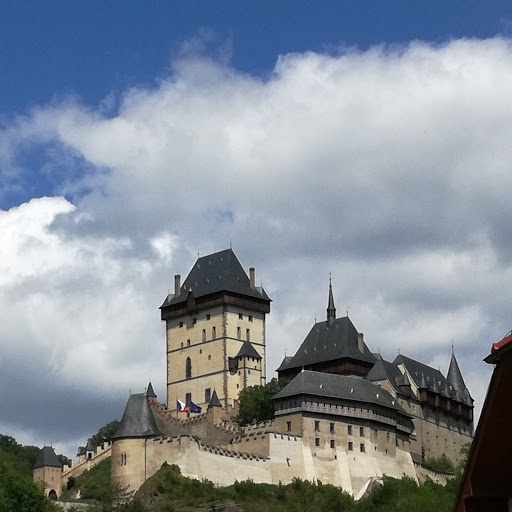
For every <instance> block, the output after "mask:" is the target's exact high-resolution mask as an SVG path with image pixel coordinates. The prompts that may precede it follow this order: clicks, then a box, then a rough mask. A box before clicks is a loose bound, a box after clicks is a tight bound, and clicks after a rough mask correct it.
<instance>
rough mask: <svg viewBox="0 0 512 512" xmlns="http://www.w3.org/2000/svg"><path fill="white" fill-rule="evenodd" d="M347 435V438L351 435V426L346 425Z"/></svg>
mask: <svg viewBox="0 0 512 512" xmlns="http://www.w3.org/2000/svg"><path fill="white" fill-rule="evenodd" d="M347 434H348V435H349V436H351V435H352V425H347Z"/></svg>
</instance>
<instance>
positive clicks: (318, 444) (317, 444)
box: [315, 437, 320, 446]
mask: <svg viewBox="0 0 512 512" xmlns="http://www.w3.org/2000/svg"><path fill="white" fill-rule="evenodd" d="M315 446H320V438H319V437H315Z"/></svg>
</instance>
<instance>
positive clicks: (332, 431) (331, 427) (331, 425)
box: [329, 423, 334, 434]
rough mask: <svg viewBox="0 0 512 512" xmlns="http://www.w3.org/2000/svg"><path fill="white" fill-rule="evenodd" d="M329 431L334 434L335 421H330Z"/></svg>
mask: <svg viewBox="0 0 512 512" xmlns="http://www.w3.org/2000/svg"><path fill="white" fill-rule="evenodd" d="M329 432H330V433H331V434H334V423H329Z"/></svg>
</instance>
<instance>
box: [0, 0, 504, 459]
mask: <svg viewBox="0 0 512 512" xmlns="http://www.w3.org/2000/svg"><path fill="white" fill-rule="evenodd" d="M0 48H2V51H1V52H0V76H1V77H2V79H1V80H0V269H1V270H0V345H1V352H0V381H1V386H0V403H1V404H2V408H1V410H2V414H1V416H0V432H1V433H4V434H8V435H12V436H14V437H16V439H17V440H18V441H19V442H22V443H24V444H36V445H39V446H42V445H43V444H45V443H46V444H50V443H52V444H53V446H55V447H56V449H57V451H58V452H63V453H65V454H67V455H68V456H74V455H75V453H76V448H77V446H78V445H79V444H84V443H85V441H86V440H87V438H88V437H89V436H90V435H92V434H94V433H95V432H96V431H97V430H98V428H99V427H101V426H102V425H104V424H105V423H107V422H109V421H111V420H113V419H119V418H120V417H121V415H122V412H123V409H124V406H125V404H126V400H127V397H128V396H129V393H130V392H141V391H143V390H144V388H145V386H146V385H147V383H148V381H150V380H151V381H152V383H153V385H154V388H155V391H156V393H157V395H159V398H160V399H161V400H165V398H164V397H165V329H164V325H163V324H162V323H161V322H160V316H159V310H158V308H159V306H160V305H161V303H162V302H163V300H164V298H165V296H166V295H167V293H168V292H169V291H170V290H172V286H173V276H174V274H176V273H180V274H181V275H182V276H186V274H187V273H188V272H189V270H190V268H191V267H192V265H193V264H194V262H195V260H196V258H197V256H198V254H199V255H203V256H204V255H206V254H209V253H211V252H214V251H216V250H221V249H225V248H227V247H229V246H230V245H232V247H233V249H234V251H235V253H236V254H237V256H238V258H239V259H240V261H241V263H242V265H243V266H244V268H246V269H248V268H249V267H250V266H254V267H256V279H257V281H258V283H261V284H263V286H264V287H265V289H266V291H267V293H268V294H269V295H270V297H271V298H272V299H273V302H272V312H271V314H270V315H269V318H268V324H267V344H268V360H267V371H268V373H269V375H270V376H272V375H274V373H273V370H274V369H275V368H277V367H278V366H279V364H280V362H281V360H282V358H283V357H284V355H285V353H287V354H289V355H290V354H293V353H294V352H295V350H296V349H297V348H298V346H299V345H300V343H301V342H302V341H303V339H304V338H305V336H306V335H307V333H308V332H309V330H310V328H311V326H312V325H313V324H314V322H315V319H317V320H323V319H324V318H325V315H326V312H325V308H326V306H327V291H328V282H329V274H331V275H332V281H333V288H334V296H335V302H336V307H337V310H338V316H342V315H345V314H346V313H347V311H348V314H349V316H350V318H351V319H352V321H353V323H354V324H355V326H356V328H357V329H358V330H359V331H360V332H364V334H365V341H366V343H367V344H368V345H369V346H370V348H371V349H372V350H374V351H375V352H377V351H380V352H381V354H382V356H383V357H385V358H387V359H388V360H392V359H393V358H394V357H395V356H396V355H397V354H398V353H399V352H400V353H401V354H404V355H408V356H410V357H413V358H417V359H420V360H421V361H423V362H425V363H427V364H430V365H432V366H433V367H435V368H439V369H440V370H441V371H442V372H443V373H445V374H446V371H447V369H448V364H449V360H450V355H451V351H452V345H453V347H454V350H455V354H456V356H457V358H458V361H459V365H460V367H461V369H462V372H463V375H464V377H465V380H466V383H467V385H468V387H469V389H470V392H471V394H472V395H473V397H474V398H475V408H476V412H477V414H478V412H479V411H480V408H481V406H482V402H483V399H484V397H485V392H486V386H487V383H488V379H489V376H490V372H491V370H492V368H491V367H489V365H486V364H485V363H483V362H482V359H483V358H484V357H485V356H486V355H487V354H488V352H489V349H490V345H491V343H492V342H494V341H497V340H499V339H501V338H502V337H503V336H504V335H505V334H506V333H507V332H508V331H510V329H511V328H512V325H511V321H510V314H509V313H510V304H511V303H512V252H511V249H512V236H511V235H512V233H511V231H512V228H511V226H512V213H511V209H510V207H509V197H510V192H511V191H512V175H511V173H510V169H511V168H512V165H511V164H512V154H511V153H510V150H509V149H510V140H511V139H512V115H511V114H512V102H511V92H510V91H512V6H511V5H510V3H509V2H492V1H489V2H476V1H468V0H466V1H464V2H462V1H451V2H444V1H432V2H428V3H423V2H410V1H396V2H378V1H375V2H370V1H366V2H365V1H361V2H351V3H349V2H338V1H325V2H309V1H301V0H297V1H294V2H274V1H260V2H257V3H256V2H249V1H244V0H240V1H238V2H236V3H229V2H216V3H214V2H209V1H197V2H150V3H145V4H144V5H142V4H141V3H140V2H134V1H124V2H99V1H89V2H68V1H63V0H62V1H58V0H56V1H54V2H51V3H41V2H37V1H35V0H34V1H26V2H11V1H7V0H0Z"/></svg>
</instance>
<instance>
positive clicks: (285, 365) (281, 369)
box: [276, 356, 293, 372]
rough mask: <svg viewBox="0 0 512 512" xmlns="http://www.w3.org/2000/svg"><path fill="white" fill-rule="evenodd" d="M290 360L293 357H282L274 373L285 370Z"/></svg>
mask: <svg viewBox="0 0 512 512" xmlns="http://www.w3.org/2000/svg"><path fill="white" fill-rule="evenodd" d="M292 359H293V356H284V359H283V360H282V361H281V364H280V365H279V368H278V369H277V370H276V372H282V371H283V370H286V368H288V364H289V363H290V361H291V360H292Z"/></svg>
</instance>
